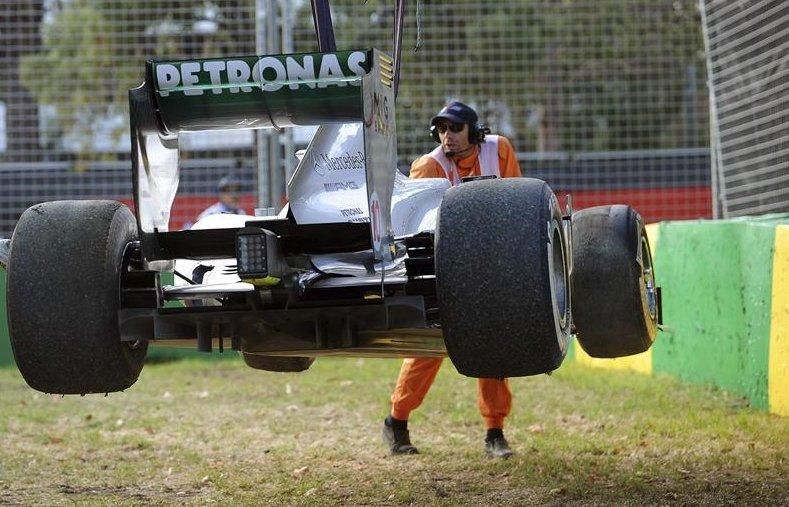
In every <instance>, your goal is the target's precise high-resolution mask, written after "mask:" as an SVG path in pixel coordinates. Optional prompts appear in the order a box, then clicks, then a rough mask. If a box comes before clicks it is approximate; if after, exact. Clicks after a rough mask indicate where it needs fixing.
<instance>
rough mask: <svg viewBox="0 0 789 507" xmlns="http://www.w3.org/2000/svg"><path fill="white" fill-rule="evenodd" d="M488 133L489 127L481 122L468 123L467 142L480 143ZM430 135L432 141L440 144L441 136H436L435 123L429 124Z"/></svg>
mask: <svg viewBox="0 0 789 507" xmlns="http://www.w3.org/2000/svg"><path fill="white" fill-rule="evenodd" d="M486 134H490V129H489V128H488V127H487V126H486V125H484V124H482V123H475V124H473V125H472V124H469V129H468V142H469V143H471V144H482V143H483V142H484V141H485V135H486ZM430 137H431V138H432V139H433V141H435V142H437V143H439V144H441V138H440V137H438V128H437V127H436V126H435V125H431V126H430Z"/></svg>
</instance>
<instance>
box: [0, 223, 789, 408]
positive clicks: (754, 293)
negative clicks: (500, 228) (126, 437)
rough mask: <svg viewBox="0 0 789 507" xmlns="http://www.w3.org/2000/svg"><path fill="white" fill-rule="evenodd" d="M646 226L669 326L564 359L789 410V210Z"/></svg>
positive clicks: (1, 298) (161, 354) (7, 352)
mask: <svg viewBox="0 0 789 507" xmlns="http://www.w3.org/2000/svg"><path fill="white" fill-rule="evenodd" d="M647 233H648V235H649V241H650V243H651V247H652V252H653V257H654V261H653V262H654V267H655V272H656V276H657V280H658V283H659V285H660V286H662V288H663V289H662V290H663V322H664V325H665V329H664V330H663V331H661V332H660V333H659V334H658V337H657V339H656V341H655V344H654V345H653V347H652V348H651V349H650V350H648V351H647V352H645V353H643V354H638V355H636V356H630V357H625V358H619V359H594V358H591V357H589V356H588V355H586V354H585V353H584V352H583V350H582V349H581V347H580V346H578V344H577V342H576V343H574V344H573V348H572V349H571V351H570V353H569V355H570V357H569V358H568V360H575V361H578V362H579V363H582V364H586V365H590V366H594V367H600V368H611V369H625V370H633V371H637V372H640V373H644V374H647V375H652V374H660V373H666V374H670V375H673V376H675V377H678V378H680V379H682V380H684V381H688V382H692V383H700V384H707V385H714V386H717V387H719V388H721V389H724V390H726V391H729V392H731V393H734V394H737V395H740V396H744V397H745V398H747V399H748V400H749V401H750V404H751V406H753V407H754V408H757V409H760V410H769V411H770V412H773V413H775V414H780V415H783V416H789V214H781V215H768V216H765V217H761V218H742V219H731V220H716V221H709V220H697V221H677V222H661V223H659V224H650V225H648V226H647ZM5 280H6V273H5V271H3V270H2V269H0V366H9V365H13V364H14V361H13V356H12V354H11V346H10V342H9V339H8V328H7V317H6V308H5ZM217 355H218V354H217V353H214V354H211V355H210V356H211V357H214V358H215V357H216V356H217ZM174 356H176V357H184V356H189V357H195V356H199V357H206V355H205V354H201V353H198V352H196V351H192V350H189V349H165V348H160V347H154V348H152V349H151V350H150V352H149V357H152V358H154V359H162V358H167V357H174ZM225 356H226V357H235V354H225Z"/></svg>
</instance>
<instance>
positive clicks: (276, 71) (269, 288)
mask: <svg viewBox="0 0 789 507" xmlns="http://www.w3.org/2000/svg"><path fill="white" fill-rule="evenodd" d="M393 64H394V62H393V59H392V58H390V57H389V56H387V55H385V54H384V53H382V52H380V51H378V50H374V49H369V50H357V51H323V52H317V53H309V54H289V55H273V56H272V55H268V56H251V57H239V58H231V59H206V60H183V61H157V62H148V63H147V65H146V79H145V82H144V83H143V84H142V85H141V86H140V87H138V88H136V89H133V90H131V91H130V92H129V102H130V110H131V137H132V162H133V164H132V165H133V178H134V197H135V212H136V213H135V214H132V212H131V211H130V210H129V209H128V208H127V207H125V206H124V205H122V204H121V203H118V202H114V201H57V202H46V203H42V204H38V205H35V206H33V207H31V208H29V209H28V210H27V211H25V213H24V214H23V215H22V216H21V218H20V220H19V222H18V224H17V226H16V229H15V231H14V235H13V238H12V239H11V240H10V254H7V259H5V260H7V269H8V298H7V302H8V321H9V330H10V335H11V342H12V346H13V351H14V356H15V358H16V362H17V365H18V367H19V369H20V371H21V372H22V374H23V376H24V378H25V380H26V381H27V382H28V384H29V385H30V386H32V387H33V388H35V389H38V390H40V391H44V392H49V393H63V394H72V393H74V394H83V393H93V392H99V393H103V392H112V391H118V390H123V389H126V388H127V387H129V386H131V385H132V384H133V383H134V382H135V381H136V380H137V378H138V376H139V373H140V370H141V368H142V366H143V362H144V360H145V356H146V351H147V348H148V345H149V344H150V343H163V344H167V345H173V344H184V345H192V346H196V347H197V348H198V349H199V350H201V351H211V350H212V349H213V348H218V349H220V350H222V349H223V348H224V347H225V346H226V345H229V346H230V348H232V349H233V350H237V351H240V353H241V354H242V355H243V358H244V361H245V362H246V364H248V365H249V366H251V367H253V368H258V369H263V370H271V371H301V370H305V369H307V368H308V367H309V366H310V364H311V363H312V361H313V360H314V358H315V357H316V356H321V355H341V356H375V357H416V356H444V355H448V356H449V357H450V359H451V360H452V362H453V363H454V365H455V366H456V367H457V369H458V370H459V371H460V372H461V373H463V374H465V375H469V376H473V377H512V376H523V375H535V374H540V373H546V372H550V371H552V370H554V369H556V368H558V367H559V365H560V364H561V363H562V360H563V359H564V357H565V353H566V351H567V347H568V339H569V338H570V335H571V333H573V332H576V333H577V337H578V340H579V342H580V344H581V345H582V346H583V347H584V349H585V350H586V351H587V352H588V353H589V354H591V355H593V356H597V357H618V356H623V355H630V354H635V353H639V352H642V351H644V350H646V349H647V348H649V346H650V345H651V344H652V342H653V340H654V338H655V335H656V327H657V323H658V320H659V315H658V314H659V307H660V302H659V292H658V291H657V289H656V286H655V280H654V272H653V268H652V259H651V256H650V250H649V245H648V241H647V237H646V235H645V232H644V227H643V224H642V221H641V219H640V217H639V215H638V214H637V213H636V212H635V211H634V210H633V209H632V208H630V207H628V206H622V205H617V206H602V207H597V208H591V209H587V210H582V211H579V212H576V213H572V211H571V210H569V209H568V210H566V212H564V213H563V212H562V210H561V209H560V207H559V204H558V202H557V199H556V197H555V195H554V194H553V192H552V191H551V189H550V188H549V186H548V185H547V184H546V183H545V182H543V181H541V180H536V179H530V178H513V179H486V180H479V181H471V182H468V183H463V184H462V185H459V186H457V187H453V188H450V185H449V182H448V180H445V179H420V180H411V179H408V178H405V177H403V176H402V175H400V173H399V172H398V171H397V169H396V139H395V112H394V91H393V84H394V82H395V79H394V77H395V76H394V75H393ZM314 124H319V125H321V126H320V127H319V129H318V131H317V133H316V135H315V137H314V139H313V140H312V142H311V143H310V145H309V147H308V148H307V150H306V152H305V153H304V154H303V157H302V158H301V160H300V162H299V164H298V167H297V169H296V172H295V173H294V175H293V177H292V179H291V180H290V181H289V183H288V195H289V204H288V205H287V206H286V207H285V208H284V209H283V210H282V211H281V212H280V213H279V214H278V215H276V216H238V215H213V216H209V217H206V218H205V219H203V220H201V221H199V222H198V223H197V224H195V226H194V227H193V228H192V229H191V230H184V231H169V230H168V222H169V218H170V209H171V206H172V203H173V199H174V197H175V194H176V190H177V187H178V181H179V164H178V154H179V153H178V136H179V133H180V132H185V131H198V130H218V129H238V128H267V127H275V128H282V127H288V126H294V125H314ZM3 246H5V247H6V248H7V247H8V246H9V245H8V242H7V240H6V244H5V245H3ZM0 251H2V249H1V248H0ZM166 272H174V273H175V274H176V276H177V280H178V282H177V283H175V284H173V285H162V282H161V280H162V279H163V276H162V275H163V273H166Z"/></svg>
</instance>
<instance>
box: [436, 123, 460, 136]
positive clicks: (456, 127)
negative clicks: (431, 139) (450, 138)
mask: <svg viewBox="0 0 789 507" xmlns="http://www.w3.org/2000/svg"><path fill="white" fill-rule="evenodd" d="M465 127H466V124H465V123H439V124H438V125H436V129H437V130H438V133H439V134H444V133H446V131H447V129H449V130H451V131H452V132H454V133H455V134H457V133H460V132H463V129H464V128H465Z"/></svg>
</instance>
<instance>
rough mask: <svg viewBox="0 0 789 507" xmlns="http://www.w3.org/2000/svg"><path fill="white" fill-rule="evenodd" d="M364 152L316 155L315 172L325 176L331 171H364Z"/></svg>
mask: <svg viewBox="0 0 789 507" xmlns="http://www.w3.org/2000/svg"><path fill="white" fill-rule="evenodd" d="M363 170H364V153H362V152H361V151H357V152H356V153H350V152H347V151H346V152H345V154H344V155H337V156H333V157H330V156H329V155H328V154H326V153H319V154H318V155H316V156H315V172H317V173H318V174H320V175H321V176H324V175H325V174H326V173H327V172H329V171H363Z"/></svg>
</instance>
